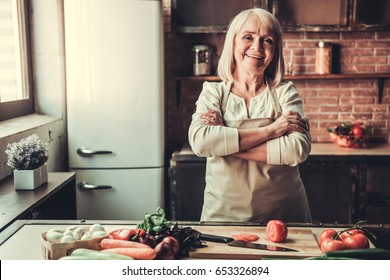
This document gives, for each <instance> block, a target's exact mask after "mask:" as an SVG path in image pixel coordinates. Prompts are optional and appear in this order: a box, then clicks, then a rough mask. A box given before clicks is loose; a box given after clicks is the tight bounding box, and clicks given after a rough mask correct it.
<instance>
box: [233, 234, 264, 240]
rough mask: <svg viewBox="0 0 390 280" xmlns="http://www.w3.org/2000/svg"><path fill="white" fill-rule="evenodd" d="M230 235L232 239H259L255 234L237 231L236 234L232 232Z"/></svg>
mask: <svg viewBox="0 0 390 280" xmlns="http://www.w3.org/2000/svg"><path fill="white" fill-rule="evenodd" d="M232 237H233V238H234V240H242V241H245V242H254V241H256V240H259V238H260V237H259V236H258V235H256V234H252V233H238V234H233V235H232Z"/></svg>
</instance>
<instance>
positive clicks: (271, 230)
mask: <svg viewBox="0 0 390 280" xmlns="http://www.w3.org/2000/svg"><path fill="white" fill-rule="evenodd" d="M266 234H267V239H268V240H270V241H273V242H283V241H284V240H286V238H287V234H288V229H287V226H286V224H285V223H283V222H282V221H280V220H271V221H269V222H268V223H267V228H266Z"/></svg>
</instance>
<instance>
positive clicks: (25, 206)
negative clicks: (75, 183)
mask: <svg viewBox="0 0 390 280" xmlns="http://www.w3.org/2000/svg"><path fill="white" fill-rule="evenodd" d="M71 180H75V173H74V172H54V173H51V172H50V173H49V174H48V182H47V183H45V184H43V185H42V186H40V187H38V188H37V189H35V190H18V191H16V190H15V187H14V184H13V177H12V176H10V177H7V178H5V179H3V180H1V181H0V232H1V231H2V230H3V229H4V228H6V227H7V226H8V225H10V224H11V223H12V222H14V221H15V220H17V219H25V217H24V216H25V215H27V214H28V213H30V212H31V211H32V210H34V209H35V208H36V207H37V206H39V205H40V204H41V203H43V202H44V201H46V200H47V199H48V198H50V197H51V196H52V195H54V194H55V193H56V192H57V191H59V190H61V189H62V188H63V187H64V186H65V185H66V184H67V183H69V182H70V181H71Z"/></svg>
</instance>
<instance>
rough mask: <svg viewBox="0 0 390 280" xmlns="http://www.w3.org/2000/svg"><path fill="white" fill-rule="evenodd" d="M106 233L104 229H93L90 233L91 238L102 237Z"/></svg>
mask: <svg viewBox="0 0 390 280" xmlns="http://www.w3.org/2000/svg"><path fill="white" fill-rule="evenodd" d="M106 235H107V232H106V231H104V230H98V231H95V232H94V233H93V234H92V238H97V237H103V236H106Z"/></svg>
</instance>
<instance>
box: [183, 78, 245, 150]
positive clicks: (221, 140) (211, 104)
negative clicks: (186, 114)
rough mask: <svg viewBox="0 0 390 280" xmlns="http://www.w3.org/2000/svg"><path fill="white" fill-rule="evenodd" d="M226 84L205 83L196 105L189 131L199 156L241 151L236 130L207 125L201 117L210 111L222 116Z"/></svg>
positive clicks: (193, 146)
mask: <svg viewBox="0 0 390 280" xmlns="http://www.w3.org/2000/svg"><path fill="white" fill-rule="evenodd" d="M225 87H226V85H225V84H224V82H219V83H211V82H204V84H203V89H202V91H201V93H200V95H199V98H198V100H197V102H196V103H195V105H196V109H195V113H194V114H193V115H192V121H191V125H190V128H189V131H188V140H189V143H190V145H191V148H192V150H193V152H194V153H195V154H196V155H197V156H203V157H210V156H225V155H229V154H232V153H235V152H238V151H239V135H238V130H237V129H236V128H231V127H226V126H210V125H205V124H204V121H203V119H201V118H200V116H201V115H202V114H203V113H205V112H207V110H208V109H212V110H215V111H218V112H219V113H220V114H221V115H222V116H223V114H222V109H221V103H222V97H223V94H224V89H225Z"/></svg>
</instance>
